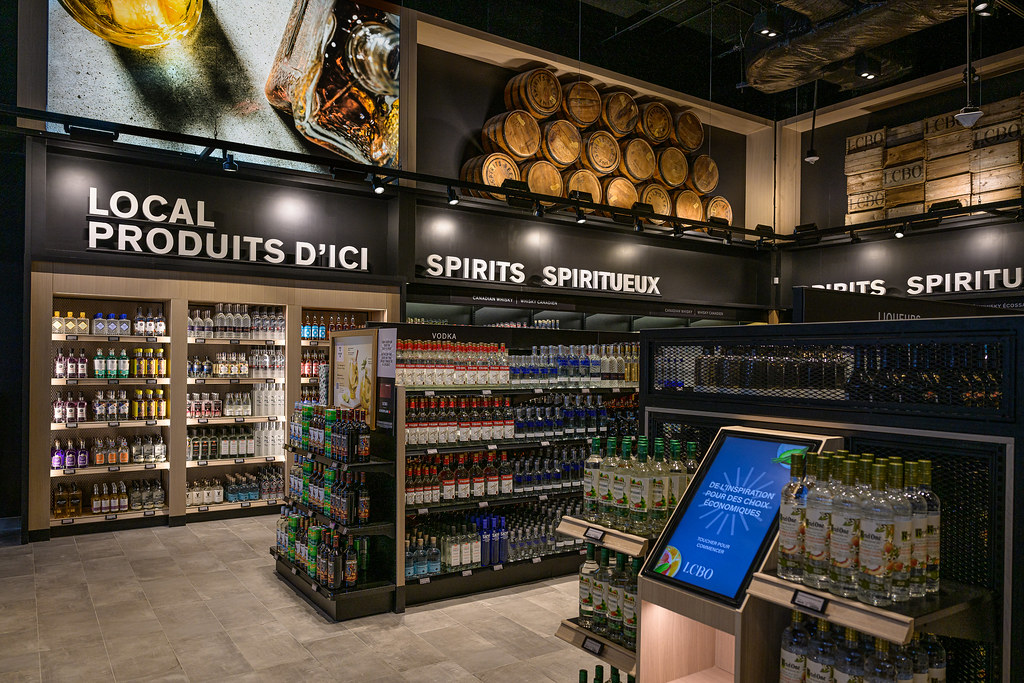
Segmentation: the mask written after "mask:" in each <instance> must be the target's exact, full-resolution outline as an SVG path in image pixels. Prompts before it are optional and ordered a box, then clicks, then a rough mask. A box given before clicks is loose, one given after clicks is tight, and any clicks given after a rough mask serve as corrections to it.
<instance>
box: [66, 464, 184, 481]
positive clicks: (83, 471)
mask: <svg viewBox="0 0 1024 683" xmlns="http://www.w3.org/2000/svg"><path fill="white" fill-rule="evenodd" d="M169 469H171V463H169V462H146V463H141V464H134V463H133V464H129V465H90V466H89V467H65V468H64V469H60V470H50V478H51V479H53V478H58V477H82V476H85V475H89V474H110V473H111V472H148V471H152V470H169Z"/></svg>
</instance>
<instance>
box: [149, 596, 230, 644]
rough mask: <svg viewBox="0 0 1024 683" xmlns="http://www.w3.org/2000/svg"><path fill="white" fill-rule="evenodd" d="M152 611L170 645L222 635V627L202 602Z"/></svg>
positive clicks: (169, 606) (158, 608)
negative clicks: (209, 634)
mask: <svg viewBox="0 0 1024 683" xmlns="http://www.w3.org/2000/svg"><path fill="white" fill-rule="evenodd" d="M153 611H154V612H155V613H156V618H157V619H158V620H159V621H160V625H161V626H162V627H163V632H164V636H166V638H167V640H169V641H170V643H171V645H177V644H178V643H179V642H181V641H184V640H188V639H189V638H193V637H195V636H200V635H204V634H207V633H224V627H223V626H221V625H220V622H219V621H217V617H215V616H214V615H213V612H211V611H210V608H209V607H207V606H206V603H204V602H187V603H184V604H181V605H168V606H166V607H154V608H153Z"/></svg>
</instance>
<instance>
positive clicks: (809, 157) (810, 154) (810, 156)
mask: <svg viewBox="0 0 1024 683" xmlns="http://www.w3.org/2000/svg"><path fill="white" fill-rule="evenodd" d="M820 158H821V157H819V156H818V150H816V149H814V148H813V147H812V148H811V149H809V150H807V153H806V154H804V161H806V162H807V163H809V164H814V162H815V161H817V160H818V159H820Z"/></svg>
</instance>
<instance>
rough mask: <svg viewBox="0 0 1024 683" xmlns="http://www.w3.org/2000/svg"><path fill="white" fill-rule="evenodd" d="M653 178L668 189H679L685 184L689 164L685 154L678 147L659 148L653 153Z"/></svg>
mask: <svg viewBox="0 0 1024 683" xmlns="http://www.w3.org/2000/svg"><path fill="white" fill-rule="evenodd" d="M654 156H655V160H656V163H655V164H654V177H655V178H657V179H658V180H659V181H661V182H663V183H665V184H666V185H668V186H669V187H679V186H680V185H682V184H683V183H685V182H686V176H687V174H688V173H689V172H690V163H689V162H688V161H687V160H686V154H684V153H683V150H681V149H679V148H678V147H661V148H659V149H657V150H656V151H655V152H654Z"/></svg>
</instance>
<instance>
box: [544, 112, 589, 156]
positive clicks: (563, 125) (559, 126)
mask: <svg viewBox="0 0 1024 683" xmlns="http://www.w3.org/2000/svg"><path fill="white" fill-rule="evenodd" d="M582 149H583V140H582V138H580V131H579V129H578V128H576V126H574V125H572V124H571V123H569V122H568V121H566V120H565V119H555V120H554V121H548V122H547V123H545V124H544V125H543V126H541V128H540V153H541V156H543V157H544V158H545V159H547V160H548V161H550V162H551V163H552V164H554V165H555V166H557V167H558V168H568V167H570V166H572V165H573V164H575V163H576V162H577V161H578V160H579V158H580V150H582Z"/></svg>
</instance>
